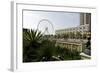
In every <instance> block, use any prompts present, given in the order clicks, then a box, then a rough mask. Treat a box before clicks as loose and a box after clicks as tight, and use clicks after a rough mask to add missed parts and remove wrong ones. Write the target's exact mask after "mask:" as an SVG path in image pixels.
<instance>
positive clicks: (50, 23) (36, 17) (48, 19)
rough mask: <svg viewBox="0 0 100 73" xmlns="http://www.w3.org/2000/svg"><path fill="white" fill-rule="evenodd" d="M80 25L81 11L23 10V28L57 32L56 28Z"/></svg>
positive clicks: (51, 32)
mask: <svg viewBox="0 0 100 73" xmlns="http://www.w3.org/2000/svg"><path fill="white" fill-rule="evenodd" d="M41 20H42V21H41ZM40 21H41V22H40ZM38 24H39V25H38ZM78 25H80V13H72V12H53V11H23V28H29V29H34V30H36V29H37V28H38V29H39V30H40V31H41V32H43V33H49V34H55V30H60V29H66V28H70V27H76V26H78Z"/></svg>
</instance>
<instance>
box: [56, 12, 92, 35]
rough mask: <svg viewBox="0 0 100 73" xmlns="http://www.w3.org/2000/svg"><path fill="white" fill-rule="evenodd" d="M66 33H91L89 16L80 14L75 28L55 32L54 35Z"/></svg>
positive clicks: (88, 14)
mask: <svg viewBox="0 0 100 73" xmlns="http://www.w3.org/2000/svg"><path fill="white" fill-rule="evenodd" d="M68 32H81V33H84V32H91V14H90V13H80V25H79V26H77V27H72V28H66V29H60V30H56V31H55V33H56V34H60V35H61V34H66V33H68Z"/></svg>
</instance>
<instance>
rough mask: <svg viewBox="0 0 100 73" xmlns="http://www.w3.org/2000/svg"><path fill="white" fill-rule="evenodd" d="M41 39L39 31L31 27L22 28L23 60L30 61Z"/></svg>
mask: <svg viewBox="0 0 100 73" xmlns="http://www.w3.org/2000/svg"><path fill="white" fill-rule="evenodd" d="M41 40H42V34H41V32H38V31H37V30H32V29H30V30H29V29H23V62H29V61H32V60H33V59H34V58H35V56H36V50H37V49H38V48H39V46H40V44H41Z"/></svg>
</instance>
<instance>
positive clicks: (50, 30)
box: [37, 19, 55, 35]
mask: <svg viewBox="0 0 100 73" xmlns="http://www.w3.org/2000/svg"><path fill="white" fill-rule="evenodd" d="M37 30H38V31H41V32H42V33H43V34H44V35H54V33H55V32H54V27H53V24H52V22H51V21H49V20H48V19H42V20H40V21H39V23H38V25H37Z"/></svg>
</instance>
